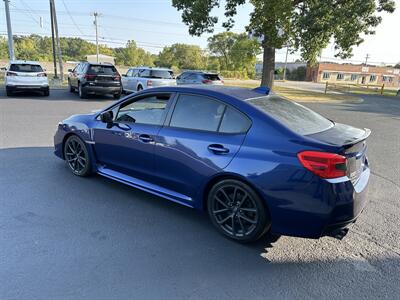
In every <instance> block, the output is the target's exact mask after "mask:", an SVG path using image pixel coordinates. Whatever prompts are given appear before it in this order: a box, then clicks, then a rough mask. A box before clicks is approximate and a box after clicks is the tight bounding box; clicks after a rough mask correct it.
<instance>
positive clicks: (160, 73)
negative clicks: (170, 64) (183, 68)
mask: <svg viewBox="0 0 400 300" xmlns="http://www.w3.org/2000/svg"><path fill="white" fill-rule="evenodd" d="M150 77H151V78H159V79H173V78H174V72H172V71H168V70H151V73H150Z"/></svg>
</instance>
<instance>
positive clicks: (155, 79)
mask: <svg viewBox="0 0 400 300" xmlns="http://www.w3.org/2000/svg"><path fill="white" fill-rule="evenodd" d="M173 85H176V80H175V76H174V72H173V71H172V70H170V69H162V68H149V67H137V68H130V69H129V70H128V71H127V72H126V74H125V75H122V88H123V91H124V92H126V93H134V92H138V91H141V90H146V89H148V88H153V87H159V86H173Z"/></svg>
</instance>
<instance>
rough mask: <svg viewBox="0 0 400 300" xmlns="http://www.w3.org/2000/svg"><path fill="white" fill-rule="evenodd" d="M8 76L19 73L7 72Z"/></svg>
mask: <svg viewBox="0 0 400 300" xmlns="http://www.w3.org/2000/svg"><path fill="white" fill-rule="evenodd" d="M6 76H17V73H14V72H7V73H6Z"/></svg>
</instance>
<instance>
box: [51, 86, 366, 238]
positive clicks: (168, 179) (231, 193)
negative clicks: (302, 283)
mask: <svg viewBox="0 0 400 300" xmlns="http://www.w3.org/2000/svg"><path fill="white" fill-rule="evenodd" d="M265 92H266V91H265V90H263V89H255V90H250V89H241V88H230V87H165V88H154V89H149V90H146V91H143V92H140V93H137V94H134V95H129V96H127V97H125V98H124V99H122V100H120V101H118V102H115V103H114V104H113V105H111V106H109V107H107V108H106V109H104V110H103V111H102V112H100V113H92V114H85V115H75V116H72V117H70V118H68V119H66V120H64V121H63V122H61V123H60V124H59V126H58V130H57V132H56V134H55V137H54V143H55V154H56V155H57V156H59V157H60V158H62V159H65V160H66V161H67V165H68V166H69V168H70V169H71V170H72V172H73V173H74V174H76V175H79V176H87V175H89V174H92V173H98V174H100V175H102V176H105V177H108V178H111V179H113V180H116V181H119V182H122V183H125V184H128V185H130V186H132V187H135V188H139V189H141V190H144V191H147V192H150V193H153V194H155V195H158V196H161V197H164V198H166V199H169V200H172V201H175V202H178V203H181V204H183V205H186V206H189V207H193V208H196V209H200V210H205V211H207V212H208V214H209V216H210V218H211V221H212V223H213V224H214V225H215V227H216V228H217V229H218V230H219V231H220V232H221V233H223V234H224V235H226V236H228V237H230V238H232V239H235V240H238V241H242V242H249V241H254V240H256V239H258V238H260V237H261V236H263V235H264V234H266V233H272V234H276V235H290V236H299V237H309V238H318V237H321V236H324V235H331V236H337V237H342V236H343V235H344V234H345V233H346V232H347V231H346V230H347V226H348V225H349V224H351V223H353V222H355V220H356V218H357V217H358V215H359V214H360V213H361V211H362V210H363V208H364V206H365V202H366V197H365V194H366V188H367V186H368V180H369V174H370V171H369V167H368V160H367V156H366V150H367V146H366V139H367V138H368V136H369V134H370V130H368V129H358V128H354V127H351V126H348V125H344V124H339V123H334V122H332V121H330V120H328V119H326V118H324V117H322V116H321V115H319V114H317V113H315V112H313V111H312V110H310V109H308V108H306V107H304V106H302V105H299V104H297V103H295V102H292V101H289V100H286V99H284V98H282V97H279V96H277V95H274V94H269V95H268V94H266V93H265ZM267 93H268V92H267Z"/></svg>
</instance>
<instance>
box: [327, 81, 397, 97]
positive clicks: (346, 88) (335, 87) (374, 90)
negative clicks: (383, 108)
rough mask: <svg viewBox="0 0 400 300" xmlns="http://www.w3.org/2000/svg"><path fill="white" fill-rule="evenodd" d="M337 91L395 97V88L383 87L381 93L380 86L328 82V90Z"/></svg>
mask: <svg viewBox="0 0 400 300" xmlns="http://www.w3.org/2000/svg"><path fill="white" fill-rule="evenodd" d="M329 90H332V91H338V92H344V93H352V94H360V95H376V96H382V95H383V96H389V97H395V96H396V95H397V90H396V89H393V88H384V89H383V94H381V86H369V87H367V86H360V85H340V84H329V85H328V91H329Z"/></svg>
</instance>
